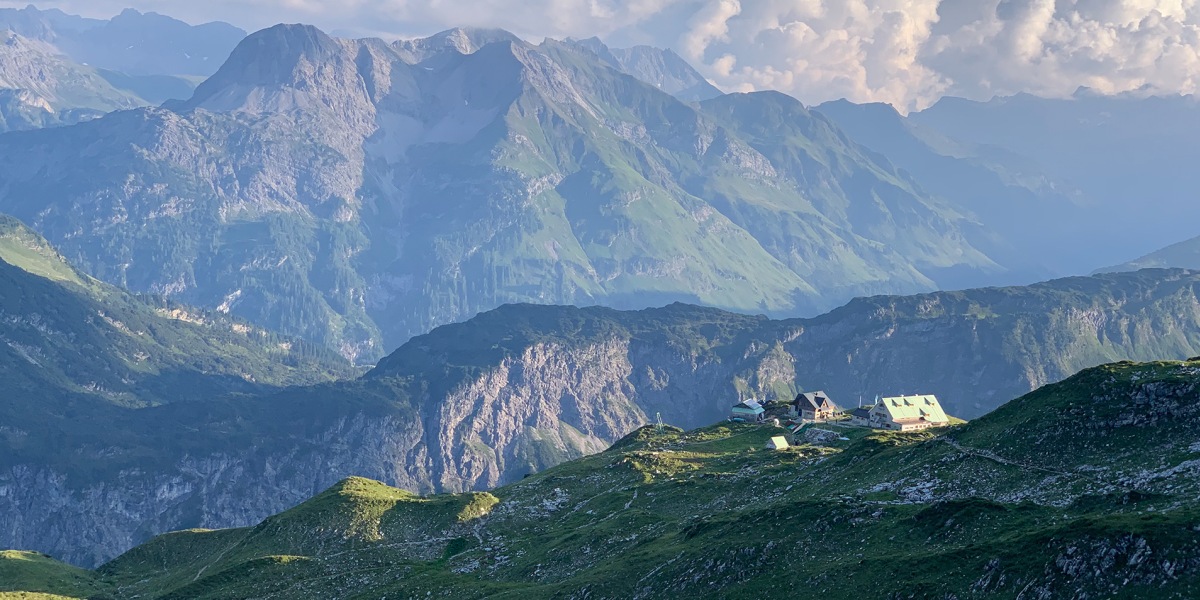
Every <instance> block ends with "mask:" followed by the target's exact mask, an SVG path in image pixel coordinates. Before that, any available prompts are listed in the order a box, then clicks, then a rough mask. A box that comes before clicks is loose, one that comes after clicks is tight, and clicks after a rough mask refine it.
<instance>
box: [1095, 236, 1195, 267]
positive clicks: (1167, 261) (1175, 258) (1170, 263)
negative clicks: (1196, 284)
mask: <svg viewBox="0 0 1200 600" xmlns="http://www.w3.org/2000/svg"><path fill="white" fill-rule="evenodd" d="M1138 269H1192V270H1200V237H1196V238H1192V239H1190V240H1185V241H1182V242H1179V243H1178V244H1171V245H1170V246H1167V247H1166V248H1163V249H1162V250H1158V251H1156V252H1151V253H1150V254H1147V255H1146V256H1143V257H1141V258H1138V259H1136V260H1132V261H1130V262H1127V263H1125V264H1122V265H1117V266H1115V267H1109V268H1107V269H1100V272H1110V273H1111V272H1117V271H1137V270H1138Z"/></svg>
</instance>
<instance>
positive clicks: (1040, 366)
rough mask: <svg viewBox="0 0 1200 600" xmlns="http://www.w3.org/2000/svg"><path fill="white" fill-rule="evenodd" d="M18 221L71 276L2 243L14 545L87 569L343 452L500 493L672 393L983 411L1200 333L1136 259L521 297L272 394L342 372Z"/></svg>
mask: <svg viewBox="0 0 1200 600" xmlns="http://www.w3.org/2000/svg"><path fill="white" fill-rule="evenodd" d="M16 231H18V232H21V233H20V235H17V236H16V237H13V236H7V237H3V238H0V240H7V241H0V248H7V250H4V252H6V253H7V254H6V255H7V256H9V257H11V259H12V260H14V261H16V262H18V263H22V264H24V265H26V267H27V268H29V269H31V270H36V271H41V272H43V273H49V274H50V275H51V276H52V277H56V278H57V280H55V279H47V278H45V277H39V276H35V275H32V274H30V273H29V272H27V271H25V270H22V269H17V268H15V267H8V266H7V263H3V264H0V275H2V276H7V277H12V278H13V279H12V281H11V282H10V283H7V284H6V285H5V286H3V287H0V299H2V300H3V303H0V308H3V310H4V315H5V316H4V319H3V320H2V321H0V336H3V342H4V343H0V375H3V376H4V377H5V378H6V379H5V381H8V382H11V383H10V384H9V385H10V387H9V388H8V389H10V390H14V391H16V392H17V394H16V395H15V396H12V397H15V398H16V399H17V401H16V402H8V403H5V404H2V405H0V421H2V422H0V450H2V451H0V546H9V547H15V548H24V549H29V550H37V551H42V552H48V553H50V554H52V555H54V556H57V557H61V558H64V559H66V560H68V561H69V562H71V563H74V564H77V565H80V566H89V567H90V566H95V565H97V564H100V563H103V562H105V561H107V560H109V559H111V558H113V557H114V556H116V555H117V554H119V553H121V552H123V551H125V550H128V549H129V548H131V547H133V546H135V545H137V544H139V543H141V542H143V541H145V540H147V539H148V538H150V537H151V536H153V535H155V534H158V533H161V532H164V531H169V530H174V529H187V528H223V527H231V526H249V525H252V524H254V523H256V522H258V521H260V520H261V519H263V518H265V517H267V516H268V515H270V514H272V513H276V512H279V511H282V510H284V509H286V508H287V507H289V506H292V505H295V504H296V503H299V502H301V501H303V500H304V499H306V498H309V497H311V496H312V495H313V494H315V493H317V492H319V491H320V490H322V489H324V488H326V487H328V486H330V485H332V484H333V483H334V482H336V481H338V480H339V479H340V478H341V477H343V476H344V475H345V474H347V473H356V474H359V475H362V476H366V477H370V478H372V479H376V480H381V481H385V482H387V483H389V484H392V485H397V486H400V487H403V488H405V489H410V490H413V491H414V492H417V493H421V494H429V493H435V492H466V491H471V490H483V489H490V488H492V487H494V486H497V485H502V484H506V483H511V482H514V481H518V480H520V479H521V478H522V477H523V476H524V475H527V474H530V473H537V472H541V471H544V470H545V469H547V468H550V467H553V466H555V465H558V464H561V463H563V462H564V461H567V460H571V459H574V458H578V457H581V456H586V455H589V454H594V453H597V452H600V451H602V450H604V449H605V448H607V447H608V446H609V445H610V444H612V443H613V442H615V441H617V440H619V439H621V437H622V436H624V435H625V434H627V433H628V432H630V431H632V430H634V429H636V428H638V427H639V426H641V425H643V424H645V423H647V422H650V421H652V420H653V417H654V415H655V414H656V413H661V414H662V415H663V417H664V418H666V419H667V420H668V421H669V422H672V423H676V424H679V425H681V426H685V427H688V428H693V427H699V426H701V425H704V424H706V423H711V422H713V421H716V420H718V419H721V418H723V417H724V416H726V414H727V411H728V410H729V407H730V406H731V405H732V404H733V403H735V402H737V401H739V400H740V399H743V398H747V397H757V398H762V399H766V400H781V399H789V400H790V399H791V398H792V397H793V396H794V394H795V393H796V392H797V391H800V390H802V389H807V390H813V389H824V390H826V391H828V392H829V393H830V394H832V396H833V398H834V399H835V401H837V402H840V403H842V404H843V405H845V406H854V405H855V404H856V403H857V402H858V401H859V398H862V399H863V400H864V401H870V399H871V398H873V397H874V396H875V395H876V394H885V395H887V394H896V393H915V392H919V393H933V394H936V395H938V396H939V398H941V399H942V403H943V405H944V406H945V407H946V408H947V410H948V411H949V412H951V413H952V414H958V415H960V416H965V417H974V416H977V415H979V414H982V413H984V412H987V411H988V410H991V409H993V408H994V407H995V406H997V405H998V404H999V403H1000V401H1001V399H1002V398H1005V397H1009V398H1011V397H1013V396H1016V395H1018V394H1022V393H1025V392H1027V391H1029V390H1030V389H1032V388H1034V387H1037V386H1039V385H1042V384H1044V383H1048V382H1053V381H1058V380H1060V379H1062V378H1064V377H1067V376H1069V375H1070V374H1072V373H1074V372H1076V371H1078V370H1079V369H1081V368H1085V367H1089V366H1093V365H1096V364H1100V363H1104V362H1108V361H1112V360H1119V359H1124V358H1134V359H1151V358H1156V357H1177V358H1182V357H1186V356H1192V355H1196V354H1200V340H1198V337H1200V300H1198V299H1197V290H1198V288H1200V274H1195V273H1187V272H1181V271H1144V272H1140V273H1131V274H1114V275H1105V276H1097V277H1091V278H1073V279H1065V280H1059V281H1052V282H1047V283H1044V284H1038V285H1035V286H1028V287H1022V288H997V289H981V290H969V291H964V292H946V293H936V294H926V295H920V296H913V297H876V298H867V299H861V300H857V301H854V302H852V303H850V304H849V305H847V306H845V307H843V308H841V309H839V310H837V311H834V312H832V313H830V314H827V315H824V316H822V317H818V318H814V319H794V320H786V321H776V320H772V319H769V318H767V317H763V316H747V315H738V314H734V313H728V312H724V311H721V310H717V309H711V308H702V307H696V306H688V305H682V304H674V305H670V306H667V307H664V308H660V309H648V310H641V311H618V310H614V309H609V308H599V307H593V308H575V307H558V306H534V305H511V306H505V307H502V308H500V309H497V310H495V311H491V312H488V313H484V314H482V315H479V316H478V317H476V318H474V319H472V320H470V321H467V322H465V323H461V324H457V325H449V326H445V327H441V328H438V329H437V330H435V331H433V332H431V333H429V334H427V335H423V336H418V337H417V338H414V339H413V340H412V341H410V342H409V343H408V344H405V345H404V346H403V347H402V348H400V349H399V350H397V351H396V352H395V353H393V354H392V355H391V356H389V357H388V358H387V359H385V360H384V361H381V362H380V364H379V365H378V366H377V367H376V368H375V369H374V370H372V371H371V372H370V373H369V374H368V375H366V376H364V377H362V378H360V379H357V380H353V381H338V382H330V383H319V384H316V385H308V386H296V387H289V388H283V389H278V388H277V385H279V384H283V383H298V382H300V381H301V380H302V378H304V377H308V378H309V381H317V380H319V379H321V378H326V377H329V376H331V375H332V374H336V372H338V371H339V370H338V369H336V368H335V367H334V366H333V365H330V364H329V363H326V362H322V361H321V360H320V358H319V355H317V356H307V355H306V354H305V353H304V352H301V351H300V349H301V348H302V346H291V347H288V346H286V343H284V345H283V346H280V345H279V344H277V343H276V341H278V340H275V341H271V340H272V338H271V336H270V335H269V334H267V335H265V337H264V336H263V335H259V334H255V333H253V332H255V331H256V330H254V329H253V328H249V327H248V326H246V325H243V324H238V323H237V322H235V321H230V320H228V318H227V317H225V316H223V315H208V316H204V318H203V319H198V318H197V315H199V313H195V312H188V311H187V310H186V309H182V308H179V307H175V308H169V307H163V306H161V305H153V304H147V303H145V302H142V301H140V300H137V299H135V298H131V297H129V296H128V295H126V294H124V293H122V292H119V291H117V290H114V289H112V288H110V287H108V286H105V285H103V284H100V283H98V282H95V281H94V280H90V279H87V278H86V277H85V276H83V275H81V274H79V273H78V272H76V271H75V270H73V269H71V268H70V267H69V266H67V265H65V264H64V263H62V262H61V257H58V256H57V255H51V254H47V253H45V252H33V251H32V250H30V248H31V247H33V248H39V247H40V248H43V249H45V248H48V246H45V243H44V241H39V240H40V238H36V237H33V236H32V234H31V233H29V232H28V231H27V230H22V229H16ZM14 240H16V241H14ZM21 240H23V241H21ZM31 240H32V241H31ZM0 258H3V256H0ZM72 277H74V278H77V279H78V280H79V281H82V282H83V284H82V285H81V284H78V283H71V282H70V281H64V279H70V278H72ZM88 290H92V291H90V292H89V291H88ZM177 310H182V311H183V312H175V311H177ZM196 320H202V321H203V323H191V322H188V321H196ZM68 342H70V343H68ZM201 342H203V344H205V345H201ZM281 343H282V342H281ZM289 356H291V357H293V358H294V360H293V362H292V363H288V360H289V359H288V357H289ZM306 361H308V362H306ZM39 365H40V368H35V367H38V366H39ZM322 365H326V366H325V367H323V366H322ZM322 368H324V369H326V370H324V371H322V370H321V369H322ZM342 368H345V363H342ZM250 379H253V381H250ZM180 400H192V401H188V402H180ZM64 522H77V523H83V524H86V525H81V526H79V527H63V525H62V524H63V523H64Z"/></svg>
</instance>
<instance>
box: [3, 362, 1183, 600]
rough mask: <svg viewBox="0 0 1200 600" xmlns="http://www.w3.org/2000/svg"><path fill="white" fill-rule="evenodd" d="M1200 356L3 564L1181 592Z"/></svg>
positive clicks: (548, 586) (395, 579) (494, 593)
mask: <svg viewBox="0 0 1200 600" xmlns="http://www.w3.org/2000/svg"><path fill="white" fill-rule="evenodd" d="M1198 385H1200V362H1188V363H1177V362H1176V363H1154V364H1133V363H1123V364H1118V365H1110V366H1106V367H1101V368H1097V369H1093V370H1090V371H1087V372H1084V373H1082V374H1080V375H1078V376H1076V377H1073V378H1071V379H1069V380H1068V381H1065V382H1063V383H1060V384H1057V385H1053V386H1049V387H1046V388H1043V389H1041V390H1038V391H1037V392H1034V393H1032V394H1029V395H1027V396H1025V397H1022V398H1020V399H1018V400H1015V401H1013V402H1011V403H1009V404H1008V405H1006V406H1005V407H1003V408H1001V409H1000V410H997V411H996V412H994V413H992V414H990V415H988V416H986V417H983V418H982V419H979V420H978V421H975V422H972V423H969V424H967V425H965V426H960V427H955V428H952V429H950V430H948V431H937V432H919V433H910V434H899V433H879V432H872V431H870V430H866V429H857V428H838V427H834V426H829V425H827V426H825V427H824V428H823V430H824V433H822V431H817V430H814V431H812V432H810V435H806V436H805V438H804V439H802V440H800V443H799V445H797V446H795V447H793V448H789V449H787V450H784V451H775V450H767V449H765V448H764V445H765V442H766V441H767V438H768V437H770V436H771V435H780V434H783V433H785V432H784V430H782V429H778V430H776V429H773V428H770V427H756V426H751V425H737V426H716V427H709V428H705V429H700V430H696V431H692V432H689V433H684V432H682V431H680V430H678V429H675V428H666V429H664V430H662V431H655V430H654V429H653V428H651V427H647V428H644V429H641V430H638V431H637V432H636V433H634V434H632V435H630V436H628V437H627V438H625V439H623V440H621V442H620V443H618V444H617V445H615V446H614V447H613V448H611V449H610V450H609V451H607V452H604V453H601V454H598V455H595V456H592V457H588V458H585V459H581V460H577V461H573V462H570V463H567V464H564V465H561V466H559V467H557V468H554V469H551V470H549V471H546V472H544V473H541V474H538V475H535V476H533V477H529V478H527V479H525V480H523V481H521V482H518V483H516V484H513V485H510V486H506V487H502V488H498V489H495V490H493V491H492V492H491V493H473V494H458V495H441V496H433V497H418V496H415V495H413V494H411V493H409V492H407V491H402V490H399V489H395V488H390V487H387V486H385V485H383V484H381V483H378V482H374V481H370V480H366V479H362V478H349V479H345V480H343V481H341V482H340V483H338V484H337V485H335V486H333V487H331V488H330V489H328V490H326V491H324V492H323V493H321V494H319V495H317V496H316V497H314V498H312V499H311V500H308V501H306V502H304V503H302V504H300V505H299V506H296V507H294V508H292V509H290V510H287V511H285V512H282V513H280V514H277V515H275V516H272V517H270V518H267V519H266V520H264V521H262V522H261V523H259V524H257V525H255V526H252V527H245V528H241V529H230V530H221V531H198V530H193V531H182V532H177V533H171V534H167V535H163V536H160V537H157V538H155V539H153V540H152V541H150V542H148V543H146V544H144V545H141V546H139V547H137V548H135V549H133V550H131V551H130V552H128V553H126V554H125V555H123V556H121V557H120V558H118V559H116V560H114V561H112V562H110V563H108V564H106V565H105V566H103V567H102V568H100V569H98V570H97V571H95V572H84V571H81V570H79V569H76V568H74V567H70V566H67V565H64V564H62V563H57V562H55V561H53V560H50V559H48V558H47V557H43V556H38V555H34V554H31V553H7V554H4V555H0V586H2V587H0V589H11V590H28V591H36V592H54V593H58V594H62V595H65V596H67V597H72V598H83V597H95V596H94V595H95V594H111V595H112V597H115V598H125V597H141V598H147V597H148V598H231V597H238V598H385V597H386V598H395V597H405V598H420V597H448V598H479V597H488V598H522V599H524V598H584V597H588V598H678V597H680V596H704V597H746V596H747V595H770V594H771V593H773V592H775V593H777V592H778V591H779V590H796V589H804V590H811V592H805V594H804V595H816V594H819V595H820V596H821V597H828V598H846V599H855V598H862V597H888V596H891V597H908V596H912V597H958V598H1012V597H1029V596H1032V597H1039V598H1066V597H1071V598H1085V597H1101V596H1103V597H1122V598H1180V599H1182V598H1192V597H1195V595H1196V592H1197V591H1198V590H1200V577H1198V574H1200V548H1198V547H1197V545H1196V535H1195V531H1196V528H1197V527H1200V512H1198V511H1197V509H1196V506H1195V501H1194V500H1195V497H1196V494H1197V493H1200V468H1198V466H1200V460H1198V459H1197V457H1200V448H1197V444H1196V443H1195V435H1194V432H1195V429H1196V427H1198V426H1200V409H1198V407H1200V402H1198V401H1200V397H1198V396H1197V388H1198Z"/></svg>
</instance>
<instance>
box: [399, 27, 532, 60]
mask: <svg viewBox="0 0 1200 600" xmlns="http://www.w3.org/2000/svg"><path fill="white" fill-rule="evenodd" d="M520 41H521V38H519V37H517V36H516V35H514V34H512V33H509V32H508V31H505V30H503V29H487V28H478V27H456V28H454V29H447V30H446V31H442V32H439V33H435V34H433V35H431V36H429V37H427V38H419V39H415V40H401V41H398V42H396V43H395V44H393V48H395V50H396V51H397V52H399V53H400V55H401V56H403V57H404V60H405V61H407V62H409V63H411V64H417V63H421V62H425V61H426V60H429V59H431V58H435V57H438V56H441V55H444V54H445V53H446V52H455V53H458V54H474V53H475V52H478V51H479V49H480V48H483V47H484V46H487V45H488V44H494V43H497V42H520Z"/></svg>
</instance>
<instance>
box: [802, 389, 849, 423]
mask: <svg viewBox="0 0 1200 600" xmlns="http://www.w3.org/2000/svg"><path fill="white" fill-rule="evenodd" d="M789 412H790V413H791V415H792V416H793V417H798V418H800V419H801V420H803V421H815V422H818V423H823V422H825V421H829V420H831V419H834V418H836V417H837V416H838V415H840V414H841V412H842V409H841V407H840V406H838V405H837V404H834V402H833V400H830V399H829V395H828V394H826V393H825V392H807V393H804V394H800V395H798V396H796V399H795V400H793V401H792V405H791V410H790V411H789Z"/></svg>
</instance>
